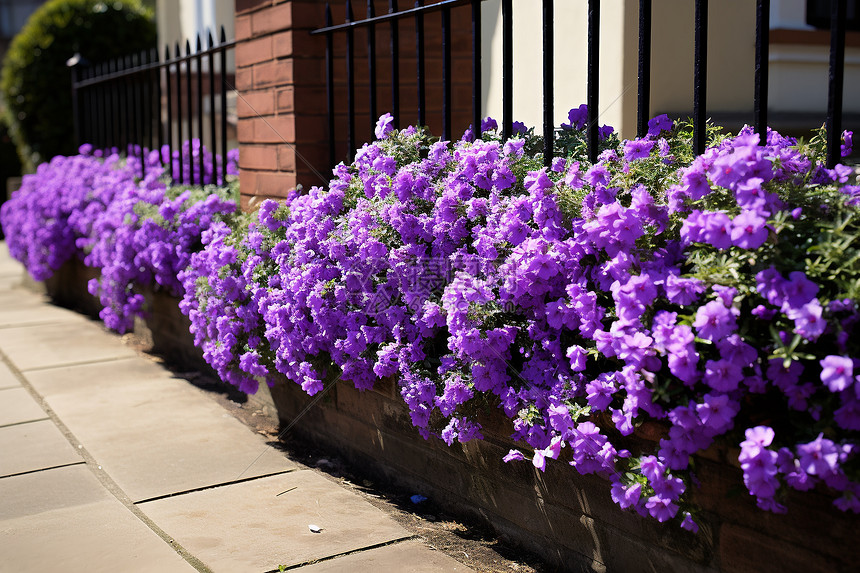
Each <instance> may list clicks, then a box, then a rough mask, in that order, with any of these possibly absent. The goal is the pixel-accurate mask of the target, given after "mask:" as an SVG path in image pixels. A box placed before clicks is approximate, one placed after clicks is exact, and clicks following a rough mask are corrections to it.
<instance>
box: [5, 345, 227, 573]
mask: <svg viewBox="0 0 860 573" xmlns="http://www.w3.org/2000/svg"><path fill="white" fill-rule="evenodd" d="M0 362H2V363H5V364H6V366H7V367H8V368H9V370H10V371H11V372H12V374H13V375H14V376H15V377H16V378H17V379H18V380H19V381H20V382H21V385H22V386H23V387H24V388H26V390H27V391H28V392H29V393H30V394H31V395H32V397H33V399H34V400H36V401H37V402H38V403H39V405H40V406H41V407H42V409H43V410H45V413H46V414H48V418H45V419H50V420H51V421H53V422H54V425H55V426H57V429H58V430H60V433H62V434H63V436H64V437H65V438H66V439H67V440H68V441H69V443H70V444H71V445H72V447H73V448H75V450H76V451H77V452H78V453H79V454H80V455H81V457H82V458H83V459H84V463H85V465H86V466H87V467H88V469H89V470H90V471H91V472H92V473H93V475H94V476H95V478H96V479H97V480H98V481H99V483H101V484H102V487H104V488H105V489H106V490H107V491H108V493H110V494H111V495H113V496H114V497H115V498H116V499H117V501H119V502H120V503H121V504H122V505H124V506H125V508H126V509H128V510H129V511H130V512H131V513H132V515H134V516H135V517H137V518H138V519H139V520H140V521H142V522H143V524H144V525H146V526H147V527H149V529H151V530H152V532H153V533H155V534H156V535H157V536H158V537H160V538H161V540H162V541H164V542H165V543H167V545H168V546H170V548H171V549H173V550H174V551H175V552H176V553H177V554H178V555H179V556H180V557H181V558H182V559H184V560H185V561H186V562H187V563H188V564H189V565H191V566H192V567H193V568H195V569H196V570H197V571H199V572H200V573H213V571H212V570H211V569H210V568H209V567H207V566H206V565H205V564H204V563H203V562H202V561H201V560H200V559H198V558H197V557H195V556H194V555H193V554H192V553H191V552H190V551H188V550H187V549H185V548H184V547H183V546H182V545H180V544H179V542H178V541H176V540H175V539H173V537H171V536H170V535H168V534H167V532H166V531H164V530H163V529H162V528H161V527H159V526H158V524H156V523H155V521H153V520H152V519H151V518H150V517H149V516H148V515H146V514H145V513H144V512H143V511H142V510H141V509H140V508H139V507H137V506H136V505H135V504H134V502H133V501H132V500H131V498H129V497H128V495H127V494H126V493H125V491H123V489H122V488H120V487H119V485H118V484H117V483H116V482H115V481H114V480H113V478H111V477H110V476H109V475H108V474H107V472H106V471H104V470H102V469H99V468H101V465H100V464H99V463H98V461H97V460H96V459H95V457H93V455H92V454H91V453H90V452H89V450H87V448H86V447H84V445H83V444H82V443H81V442H80V440H78V439H77V437H76V436H75V435H74V434H73V433H72V431H71V430H70V429H69V427H68V426H66V424H65V423H64V422H63V421H62V420H61V419H60V417H59V416H57V413H56V412H54V410H53V408H51V407H50V406H49V405H48V404H47V401H46V400H45V399H44V398H43V397H42V395H41V394H39V393H38V392H37V391H36V389H35V388H34V387H33V385H32V384H30V381H29V380H27V378H26V377H25V376H24V374H23V371H21V370H20V369H19V368H18V367H17V366H16V365H15V363H14V362H12V360H11V359H10V358H9V356H8V355H7V354H6V353H5V352H4V351H3V349H2V348H0ZM33 421H36V420H33Z"/></svg>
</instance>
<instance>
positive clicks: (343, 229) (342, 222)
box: [183, 108, 860, 530]
mask: <svg viewBox="0 0 860 573" xmlns="http://www.w3.org/2000/svg"><path fill="white" fill-rule="evenodd" d="M584 117H585V110H584V108H580V109H578V110H573V111H572V112H571V117H570V125H568V126H566V128H565V129H563V131H562V132H561V134H560V136H559V138H558V141H557V146H558V152H559V157H557V158H556V159H555V160H554V161H553V163H552V166H551V168H549V169H547V168H542V167H541V165H540V163H539V156H538V155H536V154H535V151H536V149H537V148H538V145H539V143H538V140H537V138H535V137H534V136H532V135H531V134H530V133H521V137H517V138H514V139H512V140H510V141H507V142H502V141H500V140H499V138H498V135H497V132H496V131H495V130H494V129H489V130H487V131H485V133H484V136H483V139H482V140H479V141H477V142H473V141H469V139H468V137H467V138H465V139H464V140H462V141H459V142H454V143H446V142H438V141H435V140H434V139H433V138H432V137H430V136H429V135H428V134H427V133H425V132H424V131H422V130H417V129H414V128H409V129H407V130H404V131H402V132H396V131H393V130H391V128H390V125H389V122H388V119H389V118H387V117H384V118H383V119H381V120H380V125H379V130H378V136H379V140H378V141H376V142H374V143H372V144H369V145H366V146H364V147H363V148H362V149H361V150H360V151H359V153H358V154H357V158H356V161H355V163H354V164H353V165H351V166H343V165H341V166H339V167H338V168H337V169H335V179H333V180H332V182H331V184H330V185H329V188H328V189H326V190H323V189H320V188H315V189H312V190H311V191H310V192H309V193H308V194H306V195H298V194H294V195H293V196H291V197H290V198H289V199H288V200H287V201H286V202H285V203H284V204H278V203H275V202H274V201H267V202H264V203H263V204H262V206H261V208H260V211H259V216H258V220H256V221H254V222H251V223H250V224H249V225H248V226H247V227H246V228H243V229H242V230H240V231H234V230H231V229H230V228H228V227H227V226H226V225H216V226H215V227H213V230H212V233H211V234H210V235H209V236H208V239H207V240H208V242H207V246H206V249H205V250H204V251H203V252H201V253H199V254H196V255H195V256H194V257H193V258H192V266H191V268H190V269H189V270H187V271H185V272H184V274H183V281H184V284H185V287H186V295H185V300H184V302H183V311H184V312H187V313H188V314H189V316H190V317H191V319H192V323H193V325H194V326H193V328H194V333H195V336H196V339H197V343H198V344H200V345H201V346H202V347H203V348H204V350H205V355H206V357H207V359H208V360H209V361H210V363H211V364H212V365H213V366H214V367H215V368H216V370H217V371H218V372H219V374H221V375H222V377H224V378H225V379H227V380H230V381H231V382H233V383H234V384H236V385H238V386H239V387H240V388H242V389H244V390H246V391H248V392H253V391H254V390H255V389H256V385H257V381H258V380H259V379H263V378H269V377H271V375H272V374H273V373H275V372H280V373H282V374H284V375H285V376H286V377H287V378H289V379H291V380H293V381H295V382H296V383H298V384H300V385H301V387H302V389H303V390H305V391H306V392H307V393H308V394H310V395H314V394H315V393H317V392H320V391H322V390H323V389H324V388H325V384H326V381H331V380H333V379H334V378H336V377H338V378H339V377H342V378H343V379H345V380H348V381H350V382H351V383H353V384H354V385H355V386H356V387H357V388H359V389H367V388H371V387H372V386H373V384H374V383H375V382H376V381H377V380H379V379H381V378H385V377H388V376H392V375H396V376H397V379H398V385H399V393H400V395H401V396H402V398H403V399H404V401H405V402H406V404H407V405H408V407H409V411H410V415H411V418H412V422H413V424H414V425H415V426H416V427H417V428H418V430H419V431H420V432H421V433H422V435H423V436H425V437H429V436H431V435H435V436H438V437H440V438H441V439H443V440H444V441H446V442H447V443H448V444H451V443H453V442H454V441H460V442H468V441H469V440H471V439H473V438H479V437H481V427H480V424H478V423H476V413H477V412H480V411H481V410H484V409H488V408H490V409H495V408H499V409H502V410H503V411H504V412H505V414H506V415H507V416H508V417H509V418H511V419H513V420H514V438H515V439H516V440H517V441H519V442H522V443H523V444H525V445H526V446H527V447H528V453H523V452H521V451H519V450H512V451H511V452H510V453H509V454H508V456H507V457H506V460H507V461H514V460H522V459H524V458H529V459H530V460H531V462H532V463H533V464H534V465H535V467H538V468H539V469H544V467H545V465H546V460H547V459H555V458H558V457H559V456H560V454H561V452H562V449H563V448H566V447H569V448H570V451H571V461H570V462H569V463H570V465H571V466H573V467H574V469H576V470H577V471H578V472H579V473H581V474H589V473H600V474H603V475H605V476H607V477H608V478H609V479H610V481H611V483H612V497H613V499H614V500H615V502H616V503H617V504H618V505H619V506H621V507H622V508H631V509H632V510H635V511H637V512H638V513H640V514H642V515H649V516H651V517H653V518H654V519H656V520H658V521H661V522H662V521H669V520H674V521H676V522H677V523H678V524H679V525H681V526H682V527H684V528H688V529H691V530H695V529H696V528H697V525H696V522H695V517H694V514H695V507H693V506H692V505H690V504H688V503H687V499H688V498H687V493H688V490H689V489H690V487H691V485H692V484H693V483H694V481H695V467H692V466H691V460H692V458H691V455H692V454H694V453H696V452H699V451H702V450H704V449H707V448H708V447H709V446H710V445H711V444H713V443H714V442H715V440H717V439H718V438H719V439H720V440H723V441H726V442H727V443H730V444H734V445H739V446H740V448H741V453H740V457H739V462H740V464H741V467H742V469H743V472H744V484H745V485H746V486H747V488H748V490H749V492H750V493H751V494H752V495H754V496H755V498H756V501H757V503H758V504H759V506H760V507H761V508H762V509H765V510H769V511H775V512H782V511H784V506H783V505H782V503H781V502H780V499H781V497H780V496H781V495H782V491H783V488H784V486H788V487H792V488H795V489H799V490H807V489H811V488H813V487H815V486H816V485H818V484H821V485H822V486H826V487H828V488H830V489H832V490H834V491H837V492H840V494H841V495H839V496H838V498H837V499H836V501H835V503H836V505H837V506H838V507H839V508H840V509H842V510H850V511H854V512H857V511H858V510H860V501H858V494H860V486H858V481H857V478H858V473H857V470H858V466H857V458H856V456H855V455H854V450H855V448H856V438H857V430H858V429H860V415H858V414H860V410H858V408H860V400H858V397H860V382H858V383H856V384H855V382H857V379H856V378H857V377H856V376H855V374H854V369H855V367H860V363H858V364H857V365H856V366H855V358H854V357H856V356H860V353H858V346H857V339H856V337H852V332H853V329H854V327H855V324H856V322H857V319H858V308H857V300H858V296H857V295H858V289H860V284H858V277H860V265H858V256H860V253H858V251H857V247H858V243H857V241H856V239H857V236H858V233H860V226H858V217H857V209H856V206H855V204H856V202H857V200H858V192H860V188H858V187H857V186H856V185H853V183H854V182H855V180H856V174H855V173H854V172H853V170H852V169H851V168H848V167H844V166H841V165H839V166H836V168H835V169H833V170H829V169H826V168H825V167H824V166H823V165H822V163H821V157H822V152H823V145H822V143H823V141H822V140H821V139H820V138H816V139H814V140H812V141H811V142H809V143H807V144H802V145H798V143H797V142H796V141H795V140H793V139H790V138H784V137H782V136H780V135H779V134H777V133H775V132H769V133H768V137H767V141H766V142H764V144H762V142H760V138H759V136H758V135H756V134H754V133H752V132H751V131H750V130H749V129H747V130H744V131H743V132H741V134H739V135H738V136H736V137H725V136H720V135H718V134H713V133H712V141H711V147H710V149H709V150H708V151H707V152H706V153H705V154H704V155H702V156H699V157H695V156H693V154H692V151H691V148H690V143H689V142H690V139H691V137H690V135H691V134H690V131H691V129H690V126H688V125H674V124H673V123H672V121H670V120H669V119H668V118H666V117H665V116H664V117H661V118H656V119H655V120H652V122H651V130H650V132H649V135H648V137H646V138H643V139H641V140H635V141H625V142H619V141H618V140H617V139H616V138H615V137H614V136H612V135H605V137H604V141H603V143H602V148H603V151H602V153H601V155H600V161H599V162H598V163H597V164H595V165H588V164H587V163H586V162H585V160H584V157H583V152H584V131H583V129H582V128H583V124H584ZM487 127H494V126H487ZM520 129H522V128H520ZM604 134H606V131H604ZM846 141H848V142H850V134H846ZM201 286H202V287H203V288H201ZM329 383H330V382H329ZM599 419H604V420H608V421H609V423H608V424H603V425H598V424H596V423H595V422H597V421H598V420H599ZM648 420H653V421H659V422H660V423H661V424H665V427H666V435H665V436H664V437H663V438H662V439H661V440H660V441H659V442H658V444H657V445H656V447H653V448H651V449H646V450H642V449H639V448H631V447H628V446H627V444H626V441H625V437H626V436H629V435H630V434H632V433H633V431H634V429H635V428H636V427H637V426H638V425H640V424H641V423H643V422H645V421H648Z"/></svg>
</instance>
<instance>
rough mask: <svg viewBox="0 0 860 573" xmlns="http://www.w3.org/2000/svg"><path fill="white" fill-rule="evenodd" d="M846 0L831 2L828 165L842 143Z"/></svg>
mask: <svg viewBox="0 0 860 573" xmlns="http://www.w3.org/2000/svg"><path fill="white" fill-rule="evenodd" d="M845 12H846V2H845V0H831V2H830V75H829V84H830V85H829V90H828V96H827V167H828V168H829V169H833V167H834V166H835V165H836V163H837V162H838V161H839V159H840V156H841V153H840V148H841V143H842V90H843V86H844V84H845Z"/></svg>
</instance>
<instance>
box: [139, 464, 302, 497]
mask: <svg viewBox="0 0 860 573" xmlns="http://www.w3.org/2000/svg"><path fill="white" fill-rule="evenodd" d="M296 471H299V470H298V468H296V469H289V470H283V471H278V472H272V473H270V474H265V475H261V476H252V477H246V478H242V479H236V480H232V481H225V482H221V483H215V484H212V485H204V486H201V487H196V488H193V489H187V490H185V491H177V492H174V493H166V494H164V495H157V496H155V497H150V498H147V499H142V500H140V501H135V502H134V504H135V505H142V504H144V503H150V502H152V501H159V500H162V499H169V498H171V497H178V496H180V495H188V494H190V493H196V492H198V491H207V490H210V489H217V488H219V487H227V486H230V485H236V484H240V483H245V482H249V481H254V480H258V479H263V478H268V477H273V476H280V475H284V474H290V473H293V472H296Z"/></svg>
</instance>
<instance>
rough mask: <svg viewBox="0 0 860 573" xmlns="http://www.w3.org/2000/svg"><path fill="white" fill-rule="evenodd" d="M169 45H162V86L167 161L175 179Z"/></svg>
mask: <svg viewBox="0 0 860 573" xmlns="http://www.w3.org/2000/svg"><path fill="white" fill-rule="evenodd" d="M170 65H171V64H170V46H165V47H164V87H165V90H166V92H167V93H166V94H165V97H166V98H167V137H166V138H165V139H166V140H167V163H168V165H170V179H171V180H175V179H176V173H174V171H173V98H172V97H171V95H172V94H171V91H172V90H171V89H170V84H171V82H170Z"/></svg>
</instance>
